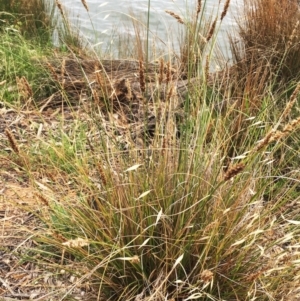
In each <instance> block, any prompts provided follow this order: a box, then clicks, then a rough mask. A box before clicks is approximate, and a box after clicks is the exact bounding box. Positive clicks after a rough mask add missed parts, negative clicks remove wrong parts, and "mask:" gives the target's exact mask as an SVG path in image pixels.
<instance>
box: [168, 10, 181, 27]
mask: <svg viewBox="0 0 300 301" xmlns="http://www.w3.org/2000/svg"><path fill="white" fill-rule="evenodd" d="M165 12H166V13H167V14H169V15H170V16H172V17H173V18H175V19H176V20H177V21H178V22H179V23H180V24H184V21H183V19H182V18H181V17H180V16H179V15H177V14H175V13H174V12H172V11H170V10H166V11H165Z"/></svg>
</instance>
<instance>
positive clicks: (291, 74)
mask: <svg viewBox="0 0 300 301" xmlns="http://www.w3.org/2000/svg"><path fill="white" fill-rule="evenodd" d="M244 16H245V17H243V19H241V20H240V21H238V23H239V36H240V38H241V43H242V46H241V48H240V47H239V43H236V41H235V40H233V41H232V43H231V46H232V52H233V55H234V59H235V61H236V62H237V68H238V73H237V74H239V78H240V79H241V80H240V82H239V83H238V85H240V86H241V87H242V89H243V88H244V90H245V92H246V93H248V95H250V97H251V96H252V95H251V91H253V90H254V89H255V90H254V91H255V92H253V94H263V92H264V90H263V89H264V86H266V85H270V84H274V83H275V81H276V82H277V84H279V85H280V84H282V83H284V82H288V81H289V80H291V79H296V80H297V79H298V77H299V72H298V70H299V67H300V60H299V59H298V58H299V53H300V38H299V37H300V35H299V30H300V28H299V26H298V24H299V18H300V12H299V7H298V1H297V0H283V1H279V0H267V1H264V0H254V1H245V6H244ZM277 87H278V85H277Z"/></svg>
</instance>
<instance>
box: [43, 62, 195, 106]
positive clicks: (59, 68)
mask: <svg viewBox="0 0 300 301" xmlns="http://www.w3.org/2000/svg"><path fill="white" fill-rule="evenodd" d="M48 66H49V69H50V71H51V74H52V77H53V80H54V81H55V82H56V83H59V84H60V86H61V88H63V89H64V91H65V92H66V93H67V94H68V95H69V96H71V97H70V98H69V99H68V100H69V101H71V103H73V104H76V103H78V98H79V96H80V95H83V94H86V95H89V94H90V95H92V96H93V97H94V98H97V97H98V99H95V100H97V101H105V100H106V101H107V100H108V99H111V100H115V101H119V102H121V103H122V102H123V101H125V100H126V101H127V102H132V101H133V102H135V101H138V102H140V101H141V100H142V99H143V100H144V101H147V102H148V103H149V102H150V103H151V102H153V101H154V100H155V98H157V97H158V98H159V99H160V100H162V101H165V100H168V98H171V97H174V96H176V97H177V98H178V99H179V105H180V104H182V102H183V101H184V99H185V97H186V94H187V92H188V91H189V90H190V89H192V88H194V87H196V86H197V85H200V80H199V79H196V78H194V79H190V80H184V79H182V77H183V76H182V74H181V72H180V71H178V70H176V69H175V68H173V67H170V66H164V67H163V72H161V70H160V68H161V66H159V65H158V64H154V63H149V64H148V65H147V66H143V67H142V68H143V70H142V71H141V65H140V63H139V62H138V61H132V60H103V61H101V62H99V61H98V60H92V59H78V60H75V59H70V58H65V59H60V60H54V61H52V62H51V61H50V62H49V63H48ZM140 72H143V73H144V75H143V76H144V78H145V84H144V87H141V84H142V85H143V83H141V78H140ZM160 76H161V77H164V78H163V79H160V80H159V77H160ZM158 81H160V82H159V83H158ZM47 101H49V98H48V99H47V100H45V101H44V102H42V103H41V105H42V106H43V105H44V104H45V103H47ZM60 101H62V99H59V97H55V99H52V102H48V103H47V104H48V105H55V102H58V103H59V102H60Z"/></svg>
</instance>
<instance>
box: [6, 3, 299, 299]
mask: <svg viewBox="0 0 300 301" xmlns="http://www.w3.org/2000/svg"><path fill="white" fill-rule="evenodd" d="M267 2H268V5H269V8H270V7H272V9H274V11H276V7H277V6H276V5H277V4H276V3H277V2H276V1H265V2H264V3H265V4H264V5H267V4H266V3H267ZM255 3H261V5H262V2H259V1H258V0H256V2H255ZM284 3H285V2H284ZM289 3H290V5H292V3H294V2H293V1H290V2H289ZM82 4H83V6H84V8H85V9H86V10H87V11H88V4H87V3H86V2H85V1H82ZM56 5H57V6H58V8H59V9H60V5H61V4H60V3H59V2H58V1H57V2H56ZM229 5H230V1H226V2H225V4H224V8H223V10H221V11H220V12H219V14H218V15H217V16H212V17H211V18H210V19H209V20H208V21H207V20H206V19H205V17H204V9H205V1H201V0H200V1H196V6H195V11H194V13H193V14H191V18H187V19H185V18H182V17H180V16H179V15H177V14H175V13H172V14H171V13H170V12H169V14H171V15H172V16H173V17H175V18H176V19H177V20H178V18H180V20H182V22H183V23H181V24H178V26H181V27H183V28H184V30H185V38H184V40H183V44H182V46H181V53H180V54H178V55H177V56H174V55H173V56H172V55H170V56H169V57H168V58H163V57H159V59H158V60H157V62H150V61H148V60H147V59H146V57H147V56H146V55H145V49H144V48H143V47H144V44H143V43H142V40H141V39H140V36H138V37H137V40H139V41H137V48H138V49H137V50H136V51H137V53H139V55H138V60H135V61H130V60H127V61H123V60H104V59H102V58H101V59H99V57H98V58H97V56H96V55H95V56H94V57H88V56H87V55H85V56H83V55H80V56H78V55H76V53H74V52H70V53H68V55H66V53H62V52H58V51H57V50H56V57H55V56H54V55H53V56H48V57H47V59H45V58H44V57H43V56H44V54H45V53H44V52H42V54H41V53H40V52H35V53H36V56H37V60H38V62H39V66H40V69H39V70H44V73H45V74H46V76H45V80H46V82H48V83H51V84H52V85H53V86H52V88H53V91H52V92H53V93H50V94H49V95H44V94H43V93H42V92H41V91H44V88H43V87H42V84H41V85H40V89H36V88H35V87H36V84H37V81H36V78H37V77H36V76H38V74H40V73H37V74H36V75H35V76H33V75H34V74H35V73H34V72H35V70H36V69H34V68H33V69H28V68H29V67H30V64H24V62H27V57H28V53H30V51H31V52H32V51H33V50H32V49H31V44H29V42H28V41H27V40H26V39H25V38H24V37H23V36H22V35H21V32H18V33H15V34H14V36H13V37H14V39H16V40H15V41H18V43H17V45H18V46H19V47H21V48H20V49H22V51H20V52H18V53H19V56H9V49H10V48H9V47H11V43H4V44H1V46H0V47H2V49H5V51H3V52H1V56H2V58H1V59H2V60H3V61H5V58H10V60H11V62H12V63H10V64H9V63H7V65H6V68H5V69H4V68H3V69H2V71H1V72H2V74H3V76H4V78H5V79H6V80H7V84H6V83H5V84H3V85H1V86H0V91H1V93H2V98H3V99H4V100H5V102H4V106H5V112H6V113H7V114H8V113H9V110H8V109H6V107H7V106H8V105H9V106H11V107H13V108H14V110H16V111H18V114H20V116H21V115H22V112H23V111H24V108H25V107H26V112H27V111H28V110H31V112H32V114H34V116H35V117H34V119H33V120H32V121H31V123H30V126H28V127H27V128H26V130H23V131H22V130H21V129H20V128H16V127H14V123H9V126H8V127H7V129H6V130H5V141H6V145H5V148H4V151H1V155H2V156H5V158H7V160H8V161H10V162H11V163H12V164H13V165H14V166H17V167H18V170H19V171H22V172H23V173H24V175H26V177H27V179H28V185H30V186H32V187H33V189H34V190H35V197H36V202H37V203H38V204H40V210H39V212H35V214H36V215H37V217H38V218H39V219H40V220H41V221H42V223H43V231H39V232H38V233H33V237H34V239H35V243H36V244H35V245H34V247H33V248H32V249H31V250H30V252H29V253H28V254H27V255H28V256H27V258H26V260H28V261H39V263H41V264H42V265H43V267H44V268H46V267H47V266H52V267H53V266H54V267H56V268H57V270H62V269H63V270H67V271H68V272H70V273H72V274H73V277H74V279H76V281H74V283H73V284H72V285H71V286H70V287H69V288H68V292H72V290H74V289H75V288H78V287H80V288H83V289H82V293H83V295H84V294H85V293H91V294H92V295H93V296H94V299H95V300H103V299H105V300H134V301H138V300H147V301H149V300H155V301H159V300H176V301H179V300H180V301H181V300H191V299H193V300H216V301H217V300H218V301H221V300H248V301H250V300H266V301H271V300H297V298H299V286H300V279H299V276H298V274H299V269H300V266H299V254H300V253H299V251H300V250H299V214H300V210H299V204H300V203H299V202H300V201H299V172H298V165H299V158H298V147H297V146H298V142H299V138H300V137H299V133H298V129H299V125H300V119H299V115H298V111H297V103H298V94H299V84H297V85H296V84H295V78H293V79H289V75H287V76H286V77H285V86H284V88H281V89H274V86H275V83H278V82H282V78H283V76H284V75H283V74H285V69H284V68H285V67H284V66H286V63H287V62H288V61H286V62H285V63H283V62H284V61H283V60H284V59H287V57H288V54H289V52H288V51H287V49H285V51H284V55H283V57H282V58H281V59H280V60H279V62H280V63H278V64H277V62H276V60H275V58H276V56H274V57H273V56H268V57H264V58H263V57H259V56H258V55H257V54H260V52H259V51H258V49H261V48H260V47H261V45H260V44H258V43H260V40H259V37H261V39H262V40H263V38H262V37H265V36H267V35H268V32H267V31H266V28H267V27H268V26H269V25H270V24H272V23H271V21H270V20H271V19H259V20H260V22H262V23H261V24H260V26H258V27H255V28H256V33H255V34H254V33H253V36H250V34H249V33H250V32H252V31H251V30H253V24H256V23H255V20H256V15H255V14H259V13H262V12H257V11H256V10H250V9H251V7H250V6H249V7H248V9H249V10H247V12H248V15H247V14H246V19H245V20H246V21H245V24H243V26H244V27H242V25H241V27H240V29H243V30H244V31H241V40H242V42H244V43H245V45H246V46H245V48H244V52H241V51H240V50H239V51H240V52H239V53H238V54H243V55H244V56H243V58H241V59H240V60H237V61H236V64H235V65H233V66H232V68H230V70H229V69H228V68H225V69H224V70H223V71H222V72H218V73H214V74H211V72H210V64H211V63H214V62H213V55H212V53H213V51H214V43H215V35H216V34H217V30H218V26H219V22H220V21H222V20H223V19H224V18H226V14H227V12H228V7H229ZM257 5H258V4H257ZM286 5H287V2H286ZM287 7H289V6H288V5H287ZM61 9H62V11H61V14H62V15H63V14H64V10H63V7H62V6H61ZM250 11H252V14H254V15H253V18H252V19H251V21H252V22H253V23H252V22H250V17H249V16H250V13H249V12H250ZM274 14H275V13H274ZM259 16H260V15H259ZM181 18H182V19H181ZM272 20H273V19H272ZM178 21H179V20H178ZM277 21H279V19H278V20H277ZM277 21H276V22H277ZM256 22H258V20H256ZM269 23H270V24H269ZM268 24H269V25H268ZM279 24H280V23H279ZM284 24H285V23H283V24H281V25H280V26H284ZM136 30H138V29H137V28H136ZM247 30H248V31H247ZM259 30H260V31H259ZM291 30H292V31H293V30H294V27H293V28H292V27H291ZM269 33H272V35H273V34H275V33H274V32H273V31H270V32H269ZM281 33H282V31H280V33H279V32H277V35H278V36H277V35H276V37H278V42H277V43H275V44H272V45H273V46H272V45H269V44H266V45H265V48H263V49H264V51H266V52H264V53H265V54H266V53H268V52H267V51H269V50H270V53H271V54H274V53H278V49H277V48H276V47H279V44H280V43H279V41H281V38H282V35H281ZM288 36H289V35H288ZM267 37H268V36H267ZM279 37H280V38H279ZM1 38H2V39H3V40H5V41H8V40H9V39H11V38H12V36H11V35H10V33H9V32H2V33H1ZM246 38H249V43H248V44H247V43H246V42H247V39H246ZM250 38H252V39H254V38H255V39H256V40H255V42H253V44H251V43H250V40H251V39H250ZM262 40H261V41H262ZM274 40H275V37H272V38H270V41H274ZM293 41H294V40H293ZM293 43H294V42H293ZM293 43H292V44H291V45H290V46H289V47H290V48H292V45H294V44H293ZM142 44H143V45H142ZM20 45H21V46H20ZM258 45H259V46H258ZM250 46H251V47H250ZM271 46H272V47H273V49H271V48H268V49H267V47H271ZM275 46H276V47H275ZM295 47H296V46H295ZM279 48H280V47H279ZM290 48H288V49H290ZM15 49H18V48H15ZM235 50H236V51H237V49H235ZM48 51H50V49H48ZM3 53H4V54H5V55H6V56H4V55H3ZM255 53H256V56H255V55H254V54H255ZM250 54H251V59H250V60H249V59H248V58H249V57H248V55H249V56H250ZM234 55H237V52H234ZM236 58H237V57H236ZM264 59H266V60H268V59H269V61H268V64H265V63H262V62H263V60H264ZM6 62H7V60H6ZM266 66H267V67H266ZM265 68H266V69H265ZM241 70H242V71H243V72H242V73H241ZM253 70H255V72H254V73H253V72H252V71H253ZM25 71H27V72H28V75H26V74H25ZM258 71H259V72H261V73H259V75H258V74H257V73H256V72H258ZM269 71H270V73H268V72H269ZM229 72H230V73H229ZM232 72H233V73H232ZM229 74H230V76H228V75H229ZM241 74H242V75H243V76H242V77H241ZM270 74H272V77H271V78H270V77H269V76H270ZM259 78H260V79H261V80H264V79H265V81H264V84H261V85H260V83H259ZM239 83H242V85H241V86H240V87H239V89H240V90H238V84H239ZM255 83H257V84H259V85H258V86H257V88H256V89H254V88H253V87H254V86H255ZM12 86H13V87H17V88H18V89H19V90H17V91H18V93H16V94H15V95H19V96H18V97H19V98H18V99H17V100H18V102H14V101H13V99H11V98H9V95H10V94H9V92H10V90H9V89H11V88H10V87H12ZM291 91H292V92H291ZM41 98H43V99H41ZM28 99H30V101H28ZM25 104H26V106H25ZM3 112H4V111H3ZM23 113H24V112H23ZM3 114H4V113H3ZM17 116H19V115H17ZM30 120H31V119H30ZM37 120H38V121H37ZM27 141H30V143H27ZM8 150H12V152H9V151H8ZM73 266H76V269H74V268H72V267H73ZM67 294H68V293H66V295H65V296H62V297H61V300H64V298H65V297H67Z"/></svg>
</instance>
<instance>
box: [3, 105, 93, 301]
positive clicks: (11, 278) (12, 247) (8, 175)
mask: <svg viewBox="0 0 300 301" xmlns="http://www.w3.org/2000/svg"><path fill="white" fill-rule="evenodd" d="M52 114H53V112H51V111H49V112H48V113H46V114H44V115H43V116H42V117H41V116H39V115H34V114H31V115H28V114H26V112H22V113H20V112H16V111H14V110H7V109H4V108H2V109H0V148H1V153H0V301H11V300H36V301H37V300H47V301H50V300H53V301H54V300H55V301H57V300H95V299H96V298H93V296H94V294H93V292H92V291H91V289H90V288H89V287H88V284H82V283H80V284H79V282H78V279H76V277H74V276H73V275H72V274H71V273H69V272H67V270H74V269H76V266H75V263H74V266H72V267H66V269H61V270H57V267H54V265H52V266H53V267H51V264H47V267H45V266H44V265H43V263H42V262H41V261H39V258H38V255H36V253H35V252H33V250H34V249H35V248H37V243H36V242H35V238H36V237H37V236H38V233H39V232H40V231H45V227H44V226H43V224H42V222H41V221H40V220H39V219H38V218H37V217H36V215H35V212H37V211H38V210H40V208H41V204H40V203H39V202H38V200H37V197H36V194H35V192H34V191H33V189H32V188H30V185H29V179H28V178H27V176H26V173H24V171H22V170H21V169H20V168H19V167H18V166H17V164H14V162H12V161H11V160H10V158H11V156H10V155H11V154H12V150H11V149H10V148H9V146H8V141H7V140H8V139H7V137H6V136H5V129H7V128H8V129H9V130H10V131H11V132H12V133H14V135H15V136H16V137H17V139H18V143H20V144H21V145H22V144H26V143H33V141H35V138H36V137H37V136H38V135H43V131H45V132H46V131H47V127H53V126H54V125H55V118H54V117H53V115H52ZM50 119H51V122H50ZM41 125H42V126H41ZM41 127H43V129H42V132H41V131H39V130H38V128H41ZM20 133H21V134H22V133H23V134H24V135H22V136H21V135H20Z"/></svg>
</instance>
